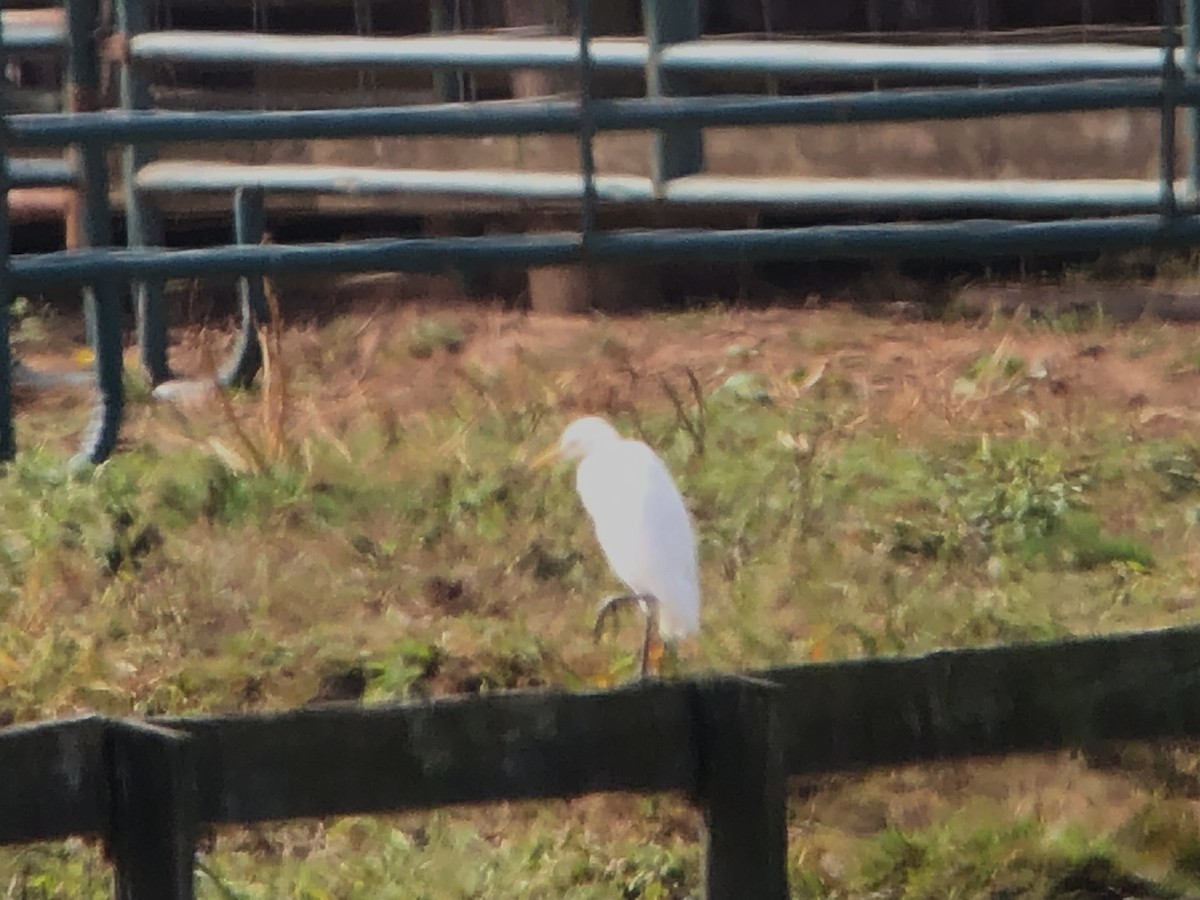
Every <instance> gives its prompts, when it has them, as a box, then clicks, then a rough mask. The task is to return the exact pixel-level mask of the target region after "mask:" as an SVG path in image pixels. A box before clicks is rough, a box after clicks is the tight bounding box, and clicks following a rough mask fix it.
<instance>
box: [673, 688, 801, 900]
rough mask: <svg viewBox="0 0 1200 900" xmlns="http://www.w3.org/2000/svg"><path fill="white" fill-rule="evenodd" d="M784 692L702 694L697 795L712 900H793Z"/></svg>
mask: <svg viewBox="0 0 1200 900" xmlns="http://www.w3.org/2000/svg"><path fill="white" fill-rule="evenodd" d="M782 696H783V695H782V692H781V689H780V687H779V686H778V685H777V684H774V683H773V682H770V681H763V680H760V679H754V678H721V679H715V680H711V681H704V682H700V683H699V684H698V686H697V702H696V713H695V722H696V728H697V735H696V738H697V740H696V748H697V753H698V756H699V759H698V764H699V765H698V772H697V779H696V784H697V793H698V795H699V797H698V799H699V803H700V805H701V806H702V807H703V809H704V819H705V824H706V826H707V828H708V847H707V859H706V863H705V896H706V897H707V900H738V898H743V897H754V898H756V900H785V898H786V897H787V896H788V884H787V793H786V787H787V785H786V777H785V771H784V764H783V759H784V754H783V741H782V731H781V727H780V726H781V723H782V716H781V710H780V704H781V701H782Z"/></svg>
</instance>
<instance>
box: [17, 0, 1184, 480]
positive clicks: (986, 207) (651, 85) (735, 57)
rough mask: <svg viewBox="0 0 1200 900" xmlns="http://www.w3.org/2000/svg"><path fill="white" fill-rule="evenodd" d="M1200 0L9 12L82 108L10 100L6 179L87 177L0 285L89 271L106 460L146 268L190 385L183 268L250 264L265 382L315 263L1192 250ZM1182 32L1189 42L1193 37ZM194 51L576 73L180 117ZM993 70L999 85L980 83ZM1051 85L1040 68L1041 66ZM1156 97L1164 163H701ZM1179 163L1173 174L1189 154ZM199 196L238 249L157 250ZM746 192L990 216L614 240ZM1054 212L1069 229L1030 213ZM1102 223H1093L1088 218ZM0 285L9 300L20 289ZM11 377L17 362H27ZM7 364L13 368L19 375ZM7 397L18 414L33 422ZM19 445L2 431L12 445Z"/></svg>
mask: <svg viewBox="0 0 1200 900" xmlns="http://www.w3.org/2000/svg"><path fill="white" fill-rule="evenodd" d="M1198 2H1200V0H1182V3H1183V7H1184V10H1183V12H1184V14H1183V19H1184V27H1183V28H1182V29H1181V28H1180V27H1179V24H1178V19H1179V9H1178V8H1177V0H1166V2H1164V6H1163V25H1162V29H1161V37H1162V40H1161V46H1160V47H1159V48H1157V49H1155V48H1145V47H1124V46H1116V45H1102V46H1085V47H1080V46H1049V45H1026V46H1014V45H1003V46H986V45H977V46H970V47H912V46H903V47H898V46H893V47H884V46H872V45H863V44H851V43H829V42H809V41H795V40H792V41H770V42H758V41H744V40H729V41H706V40H702V39H700V35H699V26H698V22H699V18H698V14H697V6H696V3H695V0H687V2H672V3H665V2H659V0H645V16H644V18H645V22H646V39H645V40H643V41H633V40H623V39H622V40H608V39H597V40H592V39H591V35H590V30H589V28H588V27H587V23H588V14H587V4H586V3H581V4H580V12H581V21H582V23H583V24H582V26H581V28H580V33H579V39H578V40H571V39H565V38H504V37H429V38H367V37H345V38H332V37H319V38H308V37H304V38H300V37H289V36H264V35H239V34H195V33H186V32H177V31H160V32H153V31H151V30H150V29H149V20H148V14H147V8H146V0H116V3H115V14H116V20H115V23H113V27H114V29H115V39H114V40H106V41H104V42H101V41H100V39H99V38H98V37H97V36H98V35H103V34H104V33H105V31H106V27H105V26H106V23H104V22H101V21H100V19H99V15H100V12H99V8H98V0H68V2H67V4H66V16H65V25H59V24H55V23H53V22H49V23H47V22H45V21H43V22H36V21H32V20H30V19H29V17H25V18H24V19H23V18H22V17H21V16H20V15H15V14H12V13H6V14H5V15H4V16H3V18H2V19H0V52H3V50H4V48H5V47H9V48H14V49H28V48H40V49H48V48H52V47H53V46H58V45H60V44H61V43H62V42H63V41H65V45H66V52H67V62H68V65H67V70H68V82H69V83H68V86H67V90H66V92H65V93H66V97H67V98H68V101H69V102H68V107H67V109H66V111H64V112H63V113H57V114H22V115H16V114H13V115H7V116H6V117H5V121H4V128H3V130H2V131H0V134H2V135H3V140H2V141H0V164H3V168H4V171H5V172H6V173H7V175H8V177H9V179H10V184H9V185H8V186H9V187H13V186H16V185H24V184H34V183H37V184H44V185H62V184H64V183H66V182H68V181H73V182H74V184H75V185H76V186H77V190H78V194H79V211H78V216H77V217H76V218H77V222H78V228H77V229H76V231H77V234H76V238H77V239H75V240H73V241H71V242H69V246H70V247H72V248H73V249H71V250H69V251H68V252H65V253H55V254H46V255H42V256H39V257H35V258H16V259H13V260H11V261H10V262H9V264H8V265H7V266H6V267H5V277H4V279H3V281H4V288H3V290H5V291H9V292H11V291H12V290H13V289H14V288H15V287H18V286H20V287H22V289H24V288H26V287H30V286H34V285H38V284H45V283H47V282H50V281H58V282H63V281H68V282H77V283H80V284H82V285H84V286H85V289H86V290H87V291H88V292H89V297H90V298H91V299H90V300H89V303H88V307H89V309H92V310H93V313H92V314H91V321H92V327H91V328H90V332H91V334H92V336H93V342H94V343H95V345H96V356H97V366H98V382H97V383H98V387H99V390H100V403H99V405H98V407H97V414H96V417H95V420H94V423H93V427H92V428H91V429H90V430H89V435H88V437H87V438H86V440H85V445H84V450H83V455H84V457H86V458H87V459H90V460H92V461H99V460H101V459H103V458H104V457H105V456H106V455H107V454H108V453H109V452H110V451H111V449H112V447H113V446H114V443H115V440H116V435H117V430H118V428H119V424H120V418H121V405H122V393H121V354H120V349H121V348H120V344H121V339H120V333H119V328H118V318H117V308H118V298H119V291H120V289H121V288H122V287H123V285H124V284H125V283H126V282H130V281H131V282H132V285H133V289H134V293H135V297H136V306H137V320H138V339H139V345H140V349H141V357H142V366H143V368H144V370H145V372H146V375H147V377H148V378H149V380H150V381H151V382H152V383H159V382H161V381H164V380H166V379H169V378H171V377H173V376H174V373H173V372H172V370H171V368H170V365H169V361H168V354H167V338H166V335H167V330H166V321H165V315H164V311H163V303H162V297H161V282H162V280H163V279H165V278H168V277H180V276H204V275H216V274H236V275H239V276H243V277H242V281H241V291H242V307H243V310H242V312H243V323H244V330H243V336H242V340H241V341H240V343H239V348H238V351H237V352H236V353H235V355H234V357H233V358H231V359H230V360H229V361H228V362H227V364H226V365H225V366H224V367H223V369H222V378H223V380H225V381H226V382H227V383H245V382H247V381H249V380H250V379H252V378H253V377H254V374H255V372H256V370H257V367H258V365H259V355H258V348H257V345H256V343H255V340H256V339H255V331H254V322H255V321H256V320H257V319H260V318H261V317H262V316H264V315H265V312H266V311H265V303H264V302H263V299H262V285H261V282H260V281H258V280H257V276H260V275H263V274H269V273H274V272H282V271H289V270H294V269H297V268H308V269H312V268H325V269H332V270H339V271H348V270H363V269H410V270H422V271H430V270H441V269H447V268H449V269H455V268H459V267H461V266H463V265H467V264H470V265H516V266H536V265H551V264H560V263H582V264H595V263H601V262H610V261H616V260H637V261H646V262H650V261H656V260H664V259H683V258H695V257H697V256H700V255H704V256H706V257H707V258H718V259H730V260H754V259H772V258H773V259H779V258H795V257H814V256H837V257H869V256H879V255H885V256H933V257H949V256H976V257H978V256H994V255H999V254H1021V253H1033V252H1055V251H1059V250H1065V249H1092V248H1107V249H1119V248H1125V247H1132V246H1139V245H1146V244H1152V245H1159V246H1167V245H1180V244H1184V245H1186V244H1191V243H1194V242H1195V241H1196V240H1197V236H1198V234H1200V207H1198V204H1200V196H1198V193H1200V192H1198V186H1200V143H1198V141H1197V139H1196V138H1197V135H1200V120H1198V119H1197V114H1196V107H1197V106H1198V105H1200V79H1197V77H1196V69H1197V65H1196V48H1197V37H1198V29H1200V23H1198V19H1197V4H1198ZM1180 45H1182V46H1180ZM105 53H108V54H110V55H111V58H112V59H113V60H114V61H115V62H116V63H118V64H119V71H120V83H119V88H120V102H121V109H120V110H100V109H98V108H97V107H98V100H99V95H98V91H99V87H100V84H101V80H100V69H101V58H102V56H103V55H104V54H105ZM166 62H173V63H180V62H190V63H203V64H205V65H212V66H219V65H225V64H237V65H242V66H245V65H264V66H274V65H279V66H305V67H309V68H311V67H320V66H339V67H344V66H350V67H363V66H380V67H401V68H413V67H418V68H430V69H434V70H469V69H481V68H483V69H486V68H497V67H500V68H512V67H533V68H552V69H565V70H574V71H577V72H578V74H579V86H580V91H579V97H578V99H575V100H563V99H545V100H524V101H492V102H481V103H449V104H432V105H427V106H417V107H395V108H358V109H344V110H307V111H265V112H264V111H252V112H251V111H242V112H237V111H235V112H195V113H182V112H164V111H156V110H154V109H153V108H152V103H151V95H150V91H149V83H148V81H147V78H148V75H147V69H148V67H149V66H151V65H157V64H160V63H166ZM609 70H616V71H627V72H635V71H642V72H644V73H645V82H646V95H645V96H644V97H640V98H632V99H618V100H610V99H596V98H593V97H592V92H591V89H590V86H591V83H592V78H593V76H594V75H595V74H596V73H598V72H604V71H609ZM713 72H724V73H730V74H733V73H739V74H747V73H753V74H760V75H771V76H780V75H787V76H795V77H800V76H803V77H822V78H827V77H836V78H851V79H859V80H863V79H883V80H886V79H888V78H891V77H896V78H904V79H910V80H911V79H912V78H914V77H919V78H920V79H922V80H927V81H930V82H935V83H938V84H939V85H940V86H937V87H932V88H922V89H904V90H871V91H862V90H857V91H855V90H852V91H848V92H844V93H837V94H829V95H824V96H783V97H774V96H751V97H743V96H733V97H729V96H723V97H702V96H688V90H689V84H688V82H689V78H694V77H696V76H699V75H703V74H711V73H713ZM980 79H990V80H991V81H992V82H1000V84H998V85H997V84H993V86H990V87H963V86H956V85H961V84H962V83H963V82H977V81H978V80H980ZM1030 82H1036V83H1030ZM1121 108H1126V109H1133V108H1136V109H1153V110H1158V111H1159V112H1160V115H1161V122H1162V144H1161V152H1160V159H1159V173H1158V178H1157V179H1156V180H1145V181H1139V180H1133V181H1129V180H1124V181H1109V182H1096V181H1094V180H1089V179H1078V180H1075V181H1070V180H1068V181H1060V182H1053V183H1048V182H1045V181H982V180H978V181H977V180H955V181H899V180H890V181H889V180H857V179H855V180H828V179H826V180H819V179H798V178H791V179H765V178H760V179H754V178H751V179H738V178H727V177H719V176H714V175H709V174H705V173H704V156H703V143H702V134H703V130H704V129H705V128H711V127H740V128H753V127H757V126H762V125H779V124H821V123H848V122H884V121H916V120H923V119H946V118H952V119H963V118H972V117H983V116H995V115H1005V114H1017V113H1046V114H1048V113H1055V112H1065V111H1082V110H1100V109H1121ZM1181 109H1182V110H1185V111H1186V119H1187V124H1188V128H1187V136H1188V137H1189V138H1190V140H1189V141H1188V142H1187V148H1188V150H1187V153H1186V157H1185V159H1184V160H1182V166H1181V167H1180V166H1179V162H1180V161H1178V160H1177V159H1176V157H1175V153H1176V151H1175V119H1176V113H1177V111H1179V110H1181ZM617 130H649V131H651V132H653V133H654V134H655V135H656V140H655V143H654V150H653V158H652V160H651V163H652V165H651V171H652V175H651V177H650V178H630V177H625V176H607V175H597V174H596V172H595V165H594V159H593V153H592V140H593V138H594V135H595V134H597V133H601V132H605V131H617ZM533 133H537V134H550V133H555V134H575V135H578V136H579V138H580V154H579V169H578V173H577V174H570V173H568V174H563V173H554V174H543V173H529V172H503V173H500V172H480V171H474V172H471V171H464V172H448V171H426V170H386V169H384V170H379V169H375V170H367V169H351V168H346V167H334V168H320V167H313V168H306V169H301V168H297V167H272V168H259V167H253V166H229V165H218V164H211V163H197V164H189V163H179V162H174V161H173V162H169V163H168V162H156V161H155V158H154V157H155V147H156V145H157V144H159V143H162V142H166V141H171V142H186V141H213V140H222V141H227V140H247V141H249V140H267V139H279V138H289V139H317V138H349V137H367V136H372V137H383V136H415V135H453V136H464V135H485V134H533ZM9 146H19V147H54V148H66V149H68V151H69V153H70V156H69V161H70V165H69V166H65V165H63V164H56V163H54V162H53V161H44V162H42V161H39V162H37V163H30V162H24V161H20V160H12V161H11V163H10V162H8V161H7V160H6V159H5V158H4V157H5V149H6V148H7V147H9ZM110 147H113V148H120V149H121V150H122V153H123V166H122V172H123V190H124V205H125V213H126V217H127V224H128V229H127V230H128V244H129V249H128V250H118V249H115V248H113V247H112V246H111V243H112V242H111V235H110V234H109V230H110V229H109V222H110V218H111V210H110V209H109V207H108V192H107V187H108V186H107V177H108V176H107V171H106V170H105V168H104V155H105V150H106V148H110ZM1177 168H1181V169H1182V180H1181V181H1179V182H1178V183H1177V181H1176V175H1177V173H1176V170H1177ZM267 191H273V192H311V193H343V194H344V193H356V194H357V193H387V192H392V193H403V194H424V195H432V196H439V197H447V196H471V197H513V196H521V197H523V198H529V199H531V201H532V202H538V203H543V204H551V205H554V204H557V205H561V204H569V205H570V206H571V207H574V208H575V209H577V211H578V213H579V216H580V218H579V223H580V224H579V228H578V230H577V231H575V232H573V233H570V234H540V235H531V236H495V237H487V238H479V239H412V240H404V241H382V242H380V241H374V242H372V241H367V242H360V243H354V244H342V245H336V246H324V245H311V246H292V247H278V246H272V247H256V246H254V245H256V244H258V243H259V241H260V240H261V237H262V234H263V225H264V212H263V197H264V193H265V192H267ZM186 192H229V193H230V194H231V195H232V202H231V206H232V214H233V219H234V225H235V232H236V234H237V238H236V240H237V242H238V243H239V244H240V245H241V246H230V247H219V248H212V249H209V250H197V251H167V250H163V249H161V245H162V243H163V238H162V229H161V224H160V222H159V215H158V212H157V202H158V200H159V198H161V197H162V196H163V195H166V194H178V193H186ZM617 205H625V206H630V207H639V206H640V207H646V208H649V207H655V208H671V207H696V206H708V207H729V206H745V207H752V208H760V209H769V208H776V209H787V210H803V211H806V212H812V213H824V212H838V213H858V214H865V213H870V214H871V215H872V216H875V217H885V216H891V217H892V218H894V219H899V218H905V217H908V218H912V217H915V216H917V215H920V214H933V213H936V214H938V215H940V216H943V217H947V216H950V217H952V216H955V215H981V214H982V215H987V216H990V217H992V218H989V219H987V220H979V221H963V222H956V223H944V222H938V223H930V224H922V225H915V224H902V223H899V222H896V223H894V224H884V225H879V224H873V225H863V226H853V227H850V226H839V227H829V226H816V227H813V228H806V229H783V230H769V231H768V230H757V229H750V230H744V231H728V232H720V231H704V230H693V231H677V230H667V231H658V232H656V231H654V230H652V229H635V230H631V231H621V232H612V231H603V230H599V229H598V228H597V227H596V210H597V208H598V207H600V206H617ZM1047 217H1050V218H1051V221H1025V220H1035V219H1045V218H1047ZM1080 217H1082V218H1080ZM0 299H2V298H0ZM5 371H7V370H5ZM4 374H5V373H0V377H3V375H4ZM9 412H10V411H9V410H6V409H0V419H3V420H4V421H5V423H6V424H5V426H4V428H5V429H6V431H5V432H4V433H5V434H8V435H10V436H11V423H10V422H9ZM14 449H15V448H14V445H13V444H12V443H11V441H10V442H8V443H3V442H2V441H0V456H3V457H8V456H11V455H12V453H13V452H14Z"/></svg>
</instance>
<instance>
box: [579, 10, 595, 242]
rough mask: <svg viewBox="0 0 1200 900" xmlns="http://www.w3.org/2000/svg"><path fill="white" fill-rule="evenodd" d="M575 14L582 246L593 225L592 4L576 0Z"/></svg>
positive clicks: (590, 234) (590, 233)
mask: <svg viewBox="0 0 1200 900" xmlns="http://www.w3.org/2000/svg"><path fill="white" fill-rule="evenodd" d="M577 2H578V14H579V174H580V178H581V180H582V182H583V197H582V215H581V221H580V224H579V231H580V237H581V239H582V240H583V245H584V247H585V248H586V247H587V245H588V242H589V240H590V239H591V236H592V231H593V229H594V228H595V227H596V154H595V148H594V146H593V142H594V140H595V138H596V119H595V115H594V114H593V109H592V4H591V0H577Z"/></svg>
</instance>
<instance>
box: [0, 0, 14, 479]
mask: <svg viewBox="0 0 1200 900" xmlns="http://www.w3.org/2000/svg"><path fill="white" fill-rule="evenodd" d="M6 55H7V49H6V44H5V33H4V18H3V17H2V16H0V71H3V70H4V62H5V57H6ZM7 109H8V88H7V85H6V84H5V83H4V81H3V80H0V462H7V461H8V460H10V459H12V458H13V457H14V456H16V454H17V438H16V428H15V426H14V424H13V403H12V376H13V358H12V345H11V344H10V343H9V312H8V307H9V304H10V303H12V301H13V299H14V297H13V288H12V277H11V275H10V273H9V254H10V252H11V247H12V243H11V240H10V233H9V218H8V190H9V187H10V183H9V179H10V177H11V176H10V172H11V167H10V165H9V160H8V145H9V142H10V140H11V139H10V137H9V134H8V122H7V119H6V118H5V116H4V113H5V111H6V110H7Z"/></svg>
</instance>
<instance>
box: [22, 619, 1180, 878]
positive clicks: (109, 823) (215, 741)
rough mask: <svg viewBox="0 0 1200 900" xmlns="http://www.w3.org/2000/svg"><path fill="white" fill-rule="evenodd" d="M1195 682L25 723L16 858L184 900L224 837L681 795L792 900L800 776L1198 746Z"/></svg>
mask: <svg viewBox="0 0 1200 900" xmlns="http://www.w3.org/2000/svg"><path fill="white" fill-rule="evenodd" d="M1197 678H1200V629H1197V628H1195V627H1192V628H1179V629H1168V630H1162V631H1154V632H1143V633H1134V634H1123V635H1110V636H1106V637H1099V638H1090V639H1071V640H1066V641H1058V642H1052V643H1051V642H1047V643H1036V644H1017V645H1009V646H1000V647H991V648H982V649H970V650H955V651H941V652H937V653H932V654H929V655H927V656H921V657H910V658H892V659H883V658H880V659H868V660H857V661H852V662H839V663H821V664H814V665H804V666H796V667H788V668H780V669H771V670H767V671H763V672H758V673H753V674H752V675H751V676H750V677H748V678H738V677H721V678H706V679H699V680H694V681H681V682H671V683H664V682H657V681H650V682H643V683H640V684H638V685H635V686H632V687H627V688H622V689H619V690H615V691H605V692H597V693H579V694H570V693H564V692H557V691H518V692H512V693H508V694H501V695H495V696H485V697H469V698H467V697H463V698H450V699H443V700H436V701H433V702H427V703H419V704H411V705H399V706H385V707H375V708H360V707H356V706H353V705H339V706H336V707H328V708H308V709H301V710H293V711H289V712H282V713H272V714H265V715H238V716H216V717H187V718H171V719H154V720H151V721H149V722H141V721H132V720H112V719H101V718H98V717H88V718H84V719H77V720H69V721H63V722H50V723H44V724H36V725H31V726H18V727H12V728H8V729H0V771H4V772H5V773H7V774H8V775H9V777H6V778H4V779H0V845H3V844H19V843H26V842H30V841H44V840H54V839H60V838H63V837H67V836H69V835H94V836H99V837H101V838H102V839H103V840H104V841H105V844H106V848H107V850H108V854H109V857H110V859H111V860H112V861H113V864H114V866H115V868H116V871H117V879H116V881H117V896H118V897H120V898H122V900H186V898H190V897H191V896H192V891H193V874H192V872H193V857H194V852H195V845H196V839H197V835H198V832H199V828H200V827H201V826H202V825H205V824H231V823H253V822H268V821H280V820H286V819H294V818H302V817H313V816H334V815H351V814H372V813H383V812H399V811H404V810H420V809H432V808H436V807H441V806H448V805H451V804H460V803H487V802H494V801H500V800H516V799H531V798H550V797H562V798H567V797H578V796H582V795H584V794H588V793H592V792H596V791H627V792H637V793H648V792H664V791H674V792H682V793H683V794H684V795H685V796H687V797H689V798H691V799H692V801H693V802H694V803H695V804H696V805H697V806H699V807H700V808H701V809H702V810H703V811H704V813H705V823H706V825H707V830H708V841H707V848H706V876H707V877H706V887H707V896H708V897H709V898H711V900H718V898H719V900H733V898H743V897H755V898H762V900H775V898H783V897H786V896H788V888H787V867H786V862H787V833H786V797H787V793H786V780H785V779H786V777H787V776H788V775H801V774H803V775H813V774H820V773H830V772H845V771H852V770H857V769H863V768H867V767H872V766H884V765H897V764H903V763H911V762H920V761H930V760H944V759H953V758H966V757H975V756H987V755H1004V754H1010V753H1017V752H1030V751H1044V750H1057V749H1067V748H1078V749H1085V750H1086V749H1089V748H1095V747H1097V745H1099V744H1100V743H1101V742H1104V741H1114V740H1117V741H1120V740H1156V739H1163V738H1194V737H1197V736H1200V706H1197V704H1196V703H1195V688H1196V683H1197ZM14 776H15V777H14Z"/></svg>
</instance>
